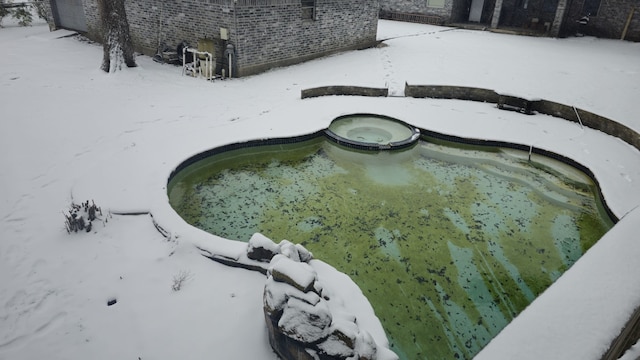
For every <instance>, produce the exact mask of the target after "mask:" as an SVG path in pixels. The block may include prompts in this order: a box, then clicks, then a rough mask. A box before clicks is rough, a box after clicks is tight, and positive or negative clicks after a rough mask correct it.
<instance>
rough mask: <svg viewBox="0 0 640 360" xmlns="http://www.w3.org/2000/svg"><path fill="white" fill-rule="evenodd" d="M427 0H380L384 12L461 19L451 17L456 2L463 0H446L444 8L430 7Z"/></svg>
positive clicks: (449, 19) (446, 19)
mask: <svg viewBox="0 0 640 360" xmlns="http://www.w3.org/2000/svg"><path fill="white" fill-rule="evenodd" d="M427 1H428V0H380V10H381V11H383V12H384V11H392V12H401V13H409V14H424V15H430V16H439V17H441V18H442V19H443V21H444V22H445V23H449V22H452V21H459V20H458V19H452V18H451V17H452V12H453V9H454V2H456V3H460V2H461V1H457V0H445V2H444V7H442V8H437V7H430V6H428V2H427ZM458 5H459V4H458ZM467 15H468V14H467Z"/></svg>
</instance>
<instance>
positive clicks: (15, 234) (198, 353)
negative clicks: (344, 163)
mask: <svg viewBox="0 0 640 360" xmlns="http://www.w3.org/2000/svg"><path fill="white" fill-rule="evenodd" d="M7 23H8V22H7V21H6V20H5V21H4V22H3V25H5V26H7ZM8 25H9V26H7V27H5V28H2V29H0V47H1V48H2V54H3V55H2V56H0V154H2V155H1V157H0V188H1V189H2V197H1V198H0V359H2V360H4V359H34V358H44V357H46V358H49V359H86V358H89V359H129V358H131V359H136V358H141V359H176V358H187V359H210V358H214V359H265V360H266V359H276V358H277V357H276V355H275V354H274V353H273V352H272V350H271V348H270V346H269V344H268V341H267V334H266V327H265V324H264V317H263V313H262V291H263V288H264V284H265V277H264V276H263V275H261V274H259V273H254V272H250V271H246V270H241V269H234V268H228V267H225V266H222V265H219V264H217V263H214V262H212V261H210V260H208V259H206V258H204V257H202V256H201V255H200V252H199V251H198V250H197V249H196V247H195V246H194V245H197V246H200V247H202V248H206V249H209V250H210V251H214V252H217V253H223V254H231V255H233V254H236V253H237V252H238V251H241V249H242V247H243V246H244V243H238V242H233V241H228V240H224V239H221V238H218V237H216V236H213V235H209V234H206V233H204V232H202V231H200V230H197V229H194V228H192V227H190V226H189V225H187V224H186V223H185V222H184V221H182V220H181V219H180V218H179V216H178V215H177V214H175V212H174V211H173V210H172V209H171V208H170V206H169V204H168V200H167V195H166V181H167V178H168V176H169V174H170V173H171V171H172V170H173V169H174V168H175V167H176V166H177V165H178V164H179V163H180V162H181V161H183V160H184V159H186V158H188V157H189V156H191V155H193V154H196V153H199V152H201V151H203V150H206V149H210V148H213V147H216V146H219V145H223V144H228V143H232V142H237V141H243V140H248V139H256V138H265V137H283V136H289V135H298V134H303V133H309V132H312V131H315V130H317V129H321V128H325V127H326V126H327V125H328V124H329V123H330V122H331V120H333V119H334V118H335V117H337V116H339V115H343V114H347V113H355V112H373V113H380V114H385V115H389V116H393V117H396V118H399V119H402V120H404V121H406V122H408V123H411V124H414V125H416V126H420V127H424V128H428V129H431V130H435V131H440V132H443V133H449V134H457V135H461V136H469V137H476V138H486V139H497V140H508V141H512V142H518V143H523V144H527V145H533V146H536V147H539V148H545V149H549V150H553V151H555V152H558V153H560V154H563V155H566V156H569V157H571V158H574V159H576V160H577V161H579V162H581V163H583V164H584V165H586V166H588V167H589V168H590V169H592V171H593V172H594V173H595V175H596V177H597V179H598V181H599V182H600V184H601V186H602V190H603V193H604V195H605V197H606V200H607V202H608V204H609V206H610V207H611V208H612V210H613V211H614V213H615V214H617V215H618V216H619V217H621V218H622V220H621V221H620V223H619V224H618V225H616V227H615V228H614V229H613V230H611V231H610V232H609V233H608V234H607V235H605V237H604V238H603V239H602V240H601V241H600V242H599V243H598V244H596V245H595V246H594V247H593V248H592V249H591V250H589V251H588V252H587V254H586V255H585V256H583V258H581V259H580V260H579V261H578V262H577V263H576V265H575V266H574V267H573V268H572V269H570V270H569V271H568V272H567V273H565V275H564V276H563V277H562V278H561V279H560V280H558V281H557V282H556V284H554V285H553V286H552V287H551V288H550V289H549V290H548V291H547V292H545V293H544V294H543V295H542V296H541V297H540V298H538V299H537V300H536V301H534V303H533V304H532V305H531V306H530V307H529V308H527V309H526V310H525V311H524V312H523V313H522V314H521V315H520V316H519V317H518V318H516V320H514V321H513V322H512V323H511V324H510V325H509V326H508V327H507V328H505V330H504V331H503V332H502V333H500V334H499V335H498V337H497V338H496V339H495V340H494V341H492V342H491V343H490V344H489V345H488V346H487V347H486V348H485V349H484V350H483V351H482V352H481V353H480V354H479V355H478V356H477V358H479V359H514V358H517V359H550V358H554V359H599V358H600V356H601V354H602V352H603V351H605V350H606V348H607V347H608V345H609V343H610V342H611V340H612V339H613V338H614V337H615V336H616V335H617V333H618V332H619V330H620V327H621V326H622V325H623V324H624V323H625V321H626V319H627V318H628V317H629V315H630V312H631V311H633V309H634V308H635V307H637V306H638V305H640V278H638V276H637V274H638V273H639V271H640V265H639V264H640V263H638V261H637V259H638V258H640V244H638V242H637V241H636V239H637V235H636V233H637V232H638V230H639V229H640V226H639V225H638V224H640V209H638V208H637V206H638V205H639V204H640V152H638V150H637V149H635V148H633V147H631V146H629V145H628V144H626V143H624V142H622V141H620V140H619V139H616V138H613V137H611V136H608V135H605V134H603V133H601V132H599V131H595V130H591V129H581V128H580V126H579V125H577V124H575V123H570V122H567V121H562V120H560V119H557V118H552V117H548V116H542V115H536V116H524V115H520V114H517V113H514V112H505V111H500V110H498V109H496V108H495V106H493V105H490V104H484V103H470V102H463V101H454V100H429V99H412V98H404V97H401V95H402V93H403V86H404V83H405V82H409V83H410V84H452V85H464V86H476V87H483V88H489V89H494V90H496V91H499V92H505V93H510V94H515V95H520V96H526V97H537V98H544V99H549V100H553V101H557V102H560V103H565V104H568V105H575V106H576V107H579V108H583V109H585V110H589V111H592V112H594V113H597V114H600V115H603V116H606V117H609V118H611V119H614V120H616V121H618V122H621V123H624V124H626V125H627V126H629V127H631V128H633V129H635V130H636V131H640V117H639V116H638V113H640V103H639V102H638V99H640V44H637V43H629V42H622V41H615V40H603V39H595V38H588V37H586V38H570V39H548V38H528V37H519V36H511V35H502V34H494V33H489V32H480V31H468V30H452V29H449V28H442V27H434V26H427V25H417V24H407V23H396V22H389V21H380V23H379V38H380V39H389V40H387V41H385V44H387V45H388V46H386V47H379V48H373V49H367V50H362V51H353V52H348V53H343V54H338V55H334V56H330V57H326V58H323V59H318V60H314V61H310V62H307V63H304V64H300V65H297V66H291V67H287V68H282V69H276V70H273V71H269V72H267V73H264V74H261V75H257V76H251V77H247V78H242V79H233V80H227V81H216V82H214V83H209V82H206V81H204V80H200V79H193V78H189V77H183V76H181V69H180V68H176V67H173V66H168V65H160V64H157V63H154V62H153V61H152V60H151V59H150V58H148V57H138V59H137V62H138V64H139V67H137V68H135V69H127V70H125V71H122V72H119V73H116V74H112V75H107V74H104V73H102V72H101V71H100V70H99V69H98V67H99V65H100V61H101V56H102V49H101V48H100V47H98V46H96V45H93V44H89V43H85V42H80V41H78V40H77V39H75V38H60V37H61V36H64V35H67V34H69V32H66V31H56V32H49V30H48V27H47V26H46V25H42V24H40V25H36V26H33V27H28V28H20V27H16V26H10V25H11V24H8ZM321 85H358V86H376V87H383V86H389V87H390V90H391V92H392V93H393V94H394V95H398V96H397V97H390V98H359V97H327V98H316V99H305V100H301V99H300V90H301V89H304V88H310V87H316V86H321ZM85 200H95V202H96V204H97V205H99V206H101V207H102V210H103V216H102V218H103V219H108V222H107V223H105V224H103V223H97V224H95V226H94V230H95V231H94V232H91V233H78V234H71V235H69V234H67V232H66V231H65V229H64V217H63V212H64V211H66V210H67V209H68V206H69V204H70V203H71V202H72V201H76V202H80V201H85ZM109 211H111V212H112V213H114V212H150V213H151V214H153V219H154V220H155V221H156V222H157V223H158V224H160V225H161V226H162V227H163V228H164V229H166V230H167V231H169V232H170V233H171V237H170V239H168V240H167V239H165V238H164V237H163V236H161V235H160V233H158V231H156V228H155V227H154V226H153V224H152V221H151V218H150V216H149V215H138V216H119V215H113V216H108V215H107V213H108V212H109ZM245 240H247V239H245ZM274 240H275V241H276V242H278V241H280V240H281V239H274ZM289 240H291V241H293V242H296V239H289ZM316 267H317V270H319V274H320V276H322V274H325V276H326V277H325V278H326V279H329V278H330V277H331V279H332V280H334V281H335V282H336V284H338V285H336V286H337V287H338V288H337V289H334V290H335V291H336V292H338V293H339V292H340V290H341V289H342V287H343V286H344V288H343V289H344V292H343V297H344V300H345V303H346V304H347V305H346V307H347V308H348V309H349V310H350V311H353V312H354V313H356V314H357V315H358V316H359V318H361V319H362V321H363V322H364V323H365V324H367V325H368V326H369V327H370V329H371V331H372V334H373V335H374V337H375V338H376V339H377V340H379V341H380V342H384V339H383V337H384V335H383V334H382V331H381V329H380V328H379V323H377V321H376V319H375V318H373V317H372V316H371V312H370V308H367V307H366V306H361V303H360V300H361V299H360V297H361V294H358V293H357V292H354V291H353V288H352V287H348V286H347V285H344V284H348V281H345V279H343V278H340V277H339V276H336V274H334V273H332V270H331V268H330V267H328V266H325V265H324V264H322V263H318V264H316ZM180 274H186V281H185V282H184V284H183V286H182V288H181V289H180V290H179V291H173V290H172V289H171V287H172V285H173V284H174V278H175V277H177V276H179V275H180ZM325 283H326V281H325ZM112 299H116V300H117V303H116V304H114V305H112V306H107V302H108V301H109V300H112ZM350 302H351V304H352V305H349V303H350ZM354 304H355V305H354ZM634 351H635V355H634V354H628V356H629V358H634V357H637V356H638V354H639V353H640V351H638V348H637V346H636V348H635V350H634Z"/></svg>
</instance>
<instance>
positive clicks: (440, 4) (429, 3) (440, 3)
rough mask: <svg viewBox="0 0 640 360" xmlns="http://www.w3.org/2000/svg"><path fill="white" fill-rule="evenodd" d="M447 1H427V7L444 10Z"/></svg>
mask: <svg viewBox="0 0 640 360" xmlns="http://www.w3.org/2000/svg"><path fill="white" fill-rule="evenodd" d="M444 1H445V0H427V6H428V7H432V8H443V7H444Z"/></svg>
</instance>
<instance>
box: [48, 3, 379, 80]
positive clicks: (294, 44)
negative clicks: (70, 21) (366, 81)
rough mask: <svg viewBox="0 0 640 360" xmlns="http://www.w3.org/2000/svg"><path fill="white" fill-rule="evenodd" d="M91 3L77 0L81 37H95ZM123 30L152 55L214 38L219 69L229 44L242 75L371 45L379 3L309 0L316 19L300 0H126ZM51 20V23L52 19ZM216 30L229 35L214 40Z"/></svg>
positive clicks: (217, 34)
mask: <svg viewBox="0 0 640 360" xmlns="http://www.w3.org/2000/svg"><path fill="white" fill-rule="evenodd" d="M96 1H97V0H83V3H84V10H85V16H86V20H87V28H88V33H87V35H88V37H89V38H91V39H94V40H97V41H101V37H102V36H101V28H100V19H99V13H98V8H97V2H96ZM125 7H126V11H127V18H128V20H129V29H130V32H131V37H132V39H133V42H134V47H135V48H136V50H137V51H139V52H142V53H144V54H147V55H153V54H155V52H156V50H157V48H158V44H159V43H160V42H163V43H166V45H167V46H169V47H170V48H172V49H175V48H176V46H177V45H178V44H179V43H180V42H182V41H183V40H185V41H187V42H189V43H190V44H191V45H193V46H195V45H196V44H197V40H198V39H201V38H208V39H213V40H214V44H215V48H216V50H215V52H216V54H215V56H216V58H217V60H218V72H219V71H220V68H221V67H227V66H228V65H227V64H226V59H227V57H225V56H223V55H224V50H225V48H226V46H227V44H228V43H230V44H233V45H234V46H235V56H236V57H235V59H234V73H237V74H238V75H241V76H244V75H249V74H254V73H257V72H261V71H264V70H267V69H269V68H273V67H276V66H283V65H289V64H294V63H297V62H301V61H305V60H308V59H312V58H315V57H319V56H323V55H327V54H331V53H334V52H338V51H343V50H349V49H357V48H364V47H367V46H371V45H373V44H375V41H376V34H377V27H378V22H377V19H378V10H379V3H378V0H316V15H315V19H303V16H302V8H301V2H300V0H235V1H234V0H129V1H125ZM52 21H53V20H52ZM220 28H226V29H228V31H229V40H228V41H225V40H222V39H221V38H220Z"/></svg>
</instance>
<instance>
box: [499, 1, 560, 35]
mask: <svg viewBox="0 0 640 360" xmlns="http://www.w3.org/2000/svg"><path fill="white" fill-rule="evenodd" d="M565 1H566V0H565ZM501 11H502V0H496V6H495V7H494V8H493V17H492V18H491V28H492V29H496V28H497V27H498V23H499V22H500V12H501Z"/></svg>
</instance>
